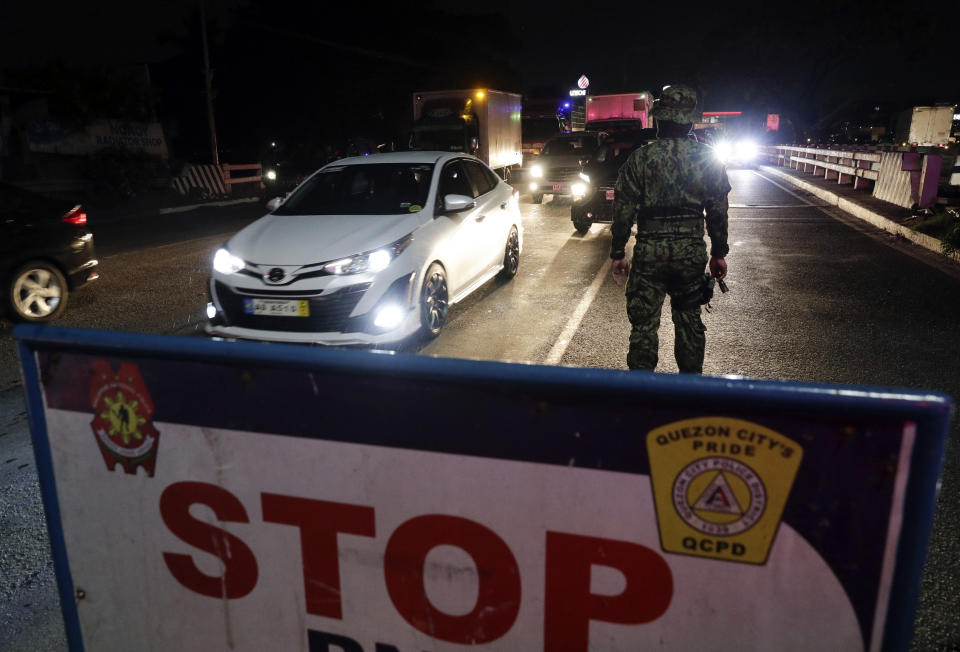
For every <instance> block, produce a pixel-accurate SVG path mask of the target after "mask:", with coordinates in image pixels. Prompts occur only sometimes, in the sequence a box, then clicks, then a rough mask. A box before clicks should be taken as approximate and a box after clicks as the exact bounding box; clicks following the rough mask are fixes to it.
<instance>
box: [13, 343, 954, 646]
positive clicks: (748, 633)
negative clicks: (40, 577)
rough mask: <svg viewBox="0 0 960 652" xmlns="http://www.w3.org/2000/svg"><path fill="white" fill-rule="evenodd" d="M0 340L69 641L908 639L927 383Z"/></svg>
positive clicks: (934, 434) (929, 453)
mask: <svg viewBox="0 0 960 652" xmlns="http://www.w3.org/2000/svg"><path fill="white" fill-rule="evenodd" d="M15 335H16V337H17V339H18V350H19V353H20V356H21V360H22V364H23V371H24V378H25V385H26V389H27V395H28V409H29V418H30V422H31V430H32V435H33V443H34V448H35V453H36V459H37V467H38V472H39V475H40V480H41V488H42V491H43V497H44V504H45V509H46V515H47V523H48V527H49V531H50V540H51V545H52V549H53V554H54V561H55V565H56V570H57V577H58V584H59V589H60V596H61V602H62V607H63V612H64V620H65V623H66V627H67V636H68V641H69V644H70V647H71V649H74V650H82V649H88V648H89V649H147V650H168V649H185V650H208V649H224V648H227V647H229V648H233V649H241V650H243V649H249V650H260V649H309V650H312V651H314V650H315V651H324V652H326V651H328V650H337V652H340V651H341V650H342V651H344V652H357V651H361V652H362V651H364V650H369V651H371V652H394V651H396V652H400V651H405V650H418V651H419V650H462V649H464V648H465V647H466V646H469V647H470V648H471V649H478V650H549V651H556V650H588V649H610V650H624V649H627V650H634V649H645V648H648V647H651V646H653V645H656V646H658V647H661V648H664V649H675V650H688V649H701V648H717V647H719V648H724V647H729V645H730V644H734V645H735V646H736V647H737V648H738V649H771V648H775V649H788V650H792V649H796V650H805V649H811V648H816V649H845V650H847V649H865V650H866V649H869V650H879V649H902V648H905V647H906V646H907V645H908V643H909V640H910V632H911V625H912V614H913V609H914V606H915V602H916V597H917V591H918V586H919V578H920V573H921V570H922V566H923V559H924V554H925V549H926V543H927V538H928V536H929V530H930V525H931V515H932V508H933V501H934V492H935V488H936V481H937V477H938V474H939V470H940V465H941V463H942V457H943V450H944V442H945V437H946V428H947V424H948V417H949V412H950V401H949V399H947V398H946V397H945V396H942V395H939V394H934V393H929V392H917V391H905V390H885V389H877V388H857V387H845V386H829V385H809V384H799V383H785V382H761V381H754V380H747V379H738V378H700V377H690V376H664V375H656V374H650V373H643V372H621V371H612V370H601V369H568V368H557V367H539V366H532V365H512V364H501V363H485V362H471V361H461V360H444V359H433V358H428V357H418V356H405V355H382V354H374V353H367V352H360V351H336V350H334V351H327V350H319V351H318V350H313V349H306V348H302V347H295V346H287V345H262V344H250V343H229V342H212V341H206V340H199V339H194V338H172V337H159V336H143V335H130V334H118V333H106V332H97V331H81V330H71V329H59V328H42V327H32V326H24V327H18V328H17V329H16V331H15ZM732 642H735V643H732Z"/></svg>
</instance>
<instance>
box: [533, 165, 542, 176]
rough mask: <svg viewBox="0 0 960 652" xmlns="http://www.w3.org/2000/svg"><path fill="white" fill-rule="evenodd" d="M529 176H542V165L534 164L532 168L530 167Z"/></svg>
mask: <svg viewBox="0 0 960 652" xmlns="http://www.w3.org/2000/svg"><path fill="white" fill-rule="evenodd" d="M530 176H531V177H535V178H537V179H539V178H540V177H542V176H543V166H542V165H534V166H533V167H532V168H530Z"/></svg>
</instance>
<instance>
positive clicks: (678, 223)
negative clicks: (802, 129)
mask: <svg viewBox="0 0 960 652" xmlns="http://www.w3.org/2000/svg"><path fill="white" fill-rule="evenodd" d="M651 115H652V117H654V118H656V120H657V128H658V133H657V140H656V141H654V142H652V143H650V144H649V145H646V146H644V147H641V148H640V149H638V150H636V151H635V152H634V153H633V154H631V156H630V158H629V159H627V162H626V163H624V164H623V167H621V168H620V176H619V178H618V179H617V185H616V187H615V194H614V197H615V201H614V208H613V210H614V213H613V226H612V227H611V230H612V232H613V243H612V246H611V251H610V258H612V259H613V264H612V273H613V278H614V281H616V282H617V284H618V285H619V284H622V282H623V277H624V276H626V275H627V274H628V273H629V279H628V280H627V290H626V295H627V315H628V316H629V317H630V324H631V325H632V328H631V331H630V351H629V353H628V354H627V365H628V366H629V367H630V368H631V369H647V370H651V371H652V370H653V369H655V368H656V366H657V351H658V344H659V343H658V339H657V329H658V328H659V326H660V311H661V308H662V307H663V298H664V295H665V294H669V295H670V305H671V309H672V313H673V325H674V332H675V333H676V339H675V344H674V355H675V356H676V359H677V366H678V367H679V368H680V371H681V373H702V372H703V350H704V345H705V344H706V337H705V336H704V332H705V331H706V327H705V326H704V325H703V322H702V321H701V320H700V305H701V303H700V296H701V288H702V286H703V281H704V266H705V265H706V263H707V249H706V245H705V243H704V240H703V225H704V219H706V225H707V233H708V234H709V235H710V243H711V250H710V272H711V274H712V275H713V276H714V277H716V278H718V279H722V278H723V277H725V276H726V274H727V265H726V262H725V260H724V258H725V257H726V255H727V251H728V250H729V247H728V246H727V193H728V192H730V183H729V182H728V181H727V173H726V170H725V169H724V167H723V164H722V163H720V162H719V160H718V159H717V156H716V155H715V153H714V151H713V148H711V147H709V146H708V145H704V144H701V143H699V142H697V141H696V140H695V139H694V138H693V137H692V136H691V135H690V128H691V126H692V123H694V122H697V121H698V120H699V118H700V115H701V114H700V113H698V111H697V93H696V91H694V90H693V89H692V88H690V87H688V86H681V85H676V86H668V87H666V88H665V89H664V91H663V96H662V97H661V99H660V101H659V102H658V103H657V104H656V105H655V106H654V108H653V111H652V113H651ZM634 223H636V225H637V242H636V245H635V246H634V248H633V268H632V269H631V268H630V265H629V263H628V262H627V260H626V258H625V252H624V248H625V247H626V245H627V240H628V239H629V238H630V230H631V227H632V226H633V224H634Z"/></svg>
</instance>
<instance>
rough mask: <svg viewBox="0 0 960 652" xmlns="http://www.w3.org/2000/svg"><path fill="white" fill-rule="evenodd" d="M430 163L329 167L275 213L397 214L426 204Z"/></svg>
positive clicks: (309, 180)
mask: <svg viewBox="0 0 960 652" xmlns="http://www.w3.org/2000/svg"><path fill="white" fill-rule="evenodd" d="M432 177H433V165H425V164H422V163H373V164H369V165H340V166H334V167H328V168H326V169H324V170H322V171H321V172H318V173H317V174H315V175H314V176H312V177H310V179H308V180H307V181H305V182H304V183H303V185H301V186H300V188H298V189H297V190H296V192H294V193H293V194H292V195H290V197H288V198H287V200H286V201H285V202H283V204H282V205H281V206H280V207H279V208H277V210H275V211H274V214H275V215H397V214H399V213H415V212H417V211H419V210H422V208H423V206H425V205H426V203H427V193H428V192H429V190H430V179H431V178H432Z"/></svg>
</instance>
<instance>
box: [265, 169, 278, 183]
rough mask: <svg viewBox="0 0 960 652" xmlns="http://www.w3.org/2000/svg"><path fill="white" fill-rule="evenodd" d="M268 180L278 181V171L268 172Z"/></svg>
mask: <svg viewBox="0 0 960 652" xmlns="http://www.w3.org/2000/svg"><path fill="white" fill-rule="evenodd" d="M267 178H268V179H270V181H276V180H277V171H276V170H267Z"/></svg>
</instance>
